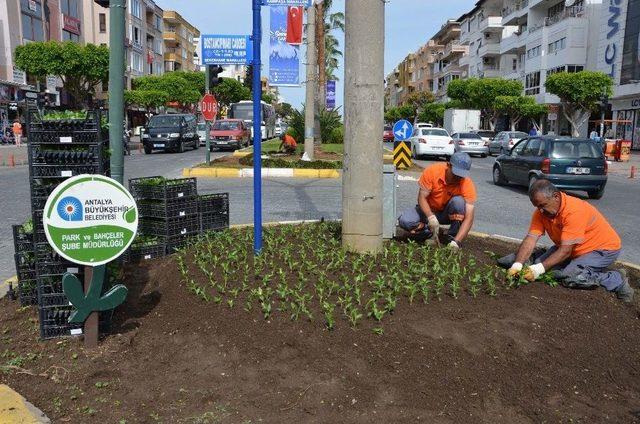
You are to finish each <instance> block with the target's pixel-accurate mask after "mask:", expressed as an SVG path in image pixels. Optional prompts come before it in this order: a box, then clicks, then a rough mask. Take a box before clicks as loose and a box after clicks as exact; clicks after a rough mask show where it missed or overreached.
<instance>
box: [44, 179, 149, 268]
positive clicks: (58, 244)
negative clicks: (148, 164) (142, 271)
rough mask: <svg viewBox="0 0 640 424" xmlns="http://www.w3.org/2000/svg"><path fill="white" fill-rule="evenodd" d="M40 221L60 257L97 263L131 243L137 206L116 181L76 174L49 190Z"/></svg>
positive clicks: (136, 223)
mask: <svg viewBox="0 0 640 424" xmlns="http://www.w3.org/2000/svg"><path fill="white" fill-rule="evenodd" d="M43 224H44V230H45V233H46V235H47V240H48V241H49V244H50V245H51V246H52V247H53V249H54V250H55V251H56V252H57V253H58V254H60V255H61V256H62V257H63V258H65V259H67V260H69V261H71V262H75V263H77V264H80V265H87V266H98V265H103V264H106V263H107V262H110V261H112V260H114V259H116V258H117V257H118V256H120V255H121V254H123V253H124V251H125V250H127V248H128V247H129V245H131V242H133V239H134V238H135V236H136V231H137V229H138V209H137V207H136V202H135V200H134V199H133V197H132V196H131V194H130V193H129V192H128V191H127V189H126V188H124V187H123V186H122V184H120V183H118V182H117V181H115V180H113V179H111V178H108V177H105V176H102V175H78V176H76V177H73V178H69V179H68V180H65V181H64V182H63V183H61V184H60V185H59V186H58V187H56V189H55V190H54V191H53V193H51V195H50V196H49V198H48V199H47V203H46V204H45V209H44V217H43Z"/></svg>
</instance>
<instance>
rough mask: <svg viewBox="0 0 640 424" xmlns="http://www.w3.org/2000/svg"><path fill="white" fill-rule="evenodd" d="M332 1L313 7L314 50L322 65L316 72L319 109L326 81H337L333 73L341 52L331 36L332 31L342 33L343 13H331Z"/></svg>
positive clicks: (322, 105)
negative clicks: (314, 25)
mask: <svg viewBox="0 0 640 424" xmlns="http://www.w3.org/2000/svg"><path fill="white" fill-rule="evenodd" d="M332 6H333V0H324V1H321V2H320V3H317V4H316V5H315V7H316V43H317V45H316V48H317V52H318V63H319V64H324V66H320V67H319V70H318V96H317V99H318V100H319V102H320V104H319V106H320V109H324V106H325V100H326V99H325V94H324V93H325V90H326V87H327V80H328V79H332V80H337V79H338V77H337V76H336V75H335V71H336V70H337V69H338V64H339V60H340V57H342V51H341V50H340V43H339V42H338V39H337V38H336V37H335V36H334V35H333V32H334V31H342V32H344V13H342V12H334V13H331V8H332Z"/></svg>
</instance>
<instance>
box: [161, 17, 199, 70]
mask: <svg viewBox="0 0 640 424" xmlns="http://www.w3.org/2000/svg"><path fill="white" fill-rule="evenodd" d="M163 20H164V34H163V39H164V70H165V72H173V71H196V70H200V66H199V65H196V60H195V55H196V51H197V44H198V43H199V40H200V31H199V30H198V29H197V28H196V27H194V26H193V25H191V24H190V23H189V22H187V20H186V19H184V18H183V17H182V16H181V15H180V14H179V13H178V12H176V11H173V10H165V11H164V13H163Z"/></svg>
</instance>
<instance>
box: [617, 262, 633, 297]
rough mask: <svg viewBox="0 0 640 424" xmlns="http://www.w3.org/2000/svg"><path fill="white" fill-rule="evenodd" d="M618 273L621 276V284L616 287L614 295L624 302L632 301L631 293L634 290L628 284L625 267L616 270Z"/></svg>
mask: <svg viewBox="0 0 640 424" xmlns="http://www.w3.org/2000/svg"><path fill="white" fill-rule="evenodd" d="M618 272H619V273H620V275H621V276H622V281H623V282H622V285H621V286H620V287H618V288H617V289H616V297H617V298H618V299H620V300H622V301H623V302H624V303H631V302H633V293H634V292H635V290H633V288H632V287H631V284H629V277H628V276H627V270H626V269H620V270H618Z"/></svg>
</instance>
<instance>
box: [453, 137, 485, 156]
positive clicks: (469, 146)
mask: <svg viewBox="0 0 640 424" xmlns="http://www.w3.org/2000/svg"><path fill="white" fill-rule="evenodd" d="M451 138H452V139H453V145H454V147H455V151H456V152H464V153H468V154H470V155H480V156H481V157H483V158H486V157H487V155H488V154H489V142H488V141H484V140H483V139H482V137H480V135H479V134H475V133H471V132H466V133H455V134H453V135H452V136H451Z"/></svg>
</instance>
